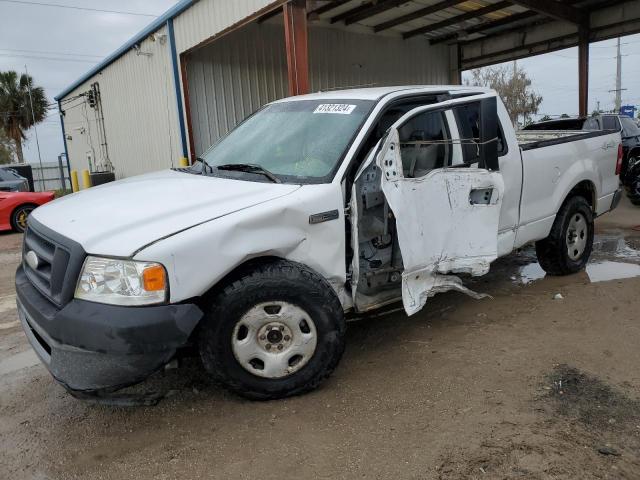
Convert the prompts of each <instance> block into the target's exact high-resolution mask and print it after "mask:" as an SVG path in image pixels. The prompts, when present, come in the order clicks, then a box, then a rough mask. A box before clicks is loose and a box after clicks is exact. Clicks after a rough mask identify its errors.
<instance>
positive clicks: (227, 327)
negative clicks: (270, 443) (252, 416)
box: [198, 260, 346, 400]
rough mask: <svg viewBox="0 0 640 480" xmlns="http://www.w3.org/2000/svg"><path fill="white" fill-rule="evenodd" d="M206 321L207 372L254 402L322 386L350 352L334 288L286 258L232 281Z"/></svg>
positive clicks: (203, 347)
mask: <svg viewBox="0 0 640 480" xmlns="http://www.w3.org/2000/svg"><path fill="white" fill-rule="evenodd" d="M203 321H204V324H203V325H202V328H201V331H200V333H199V337H198V341H199V350H200V356H201V358H202V362H203V364H204V367H205V369H206V370H207V371H208V372H209V374H210V375H211V376H212V377H213V379H214V380H215V381H216V382H218V383H220V384H222V385H223V386H224V387H226V388H227V389H229V390H231V391H233V392H235V393H237V394H239V395H241V396H243V397H246V398H249V399H252V400H270V399H276V398H284V397H288V396H291V395H299V394H302V393H305V392H308V391H310V390H313V389H315V388H316V387H318V385H320V383H321V382H322V381H323V380H324V379H326V378H327V377H328V376H329V375H330V374H331V373H332V372H333V370H334V369H335V367H336V366H337V364H338V362H339V361H340V358H341V356H342V353H343V351H344V345H345V343H344V342H345V330H346V326H345V320H344V314H343V310H342V305H341V304H340V301H339V300H338V297H337V295H336V294H335V292H334V290H333V288H332V287H331V285H330V284H329V283H328V282H327V281H326V280H325V279H324V278H322V277H320V276H319V275H318V274H316V273H315V272H313V271H312V270H310V269H308V268H307V267H305V266H303V265H300V264H295V263H292V262H287V261H284V260H278V261H275V262H273V263H269V264H264V265H259V266H257V267H255V268H254V269H253V270H250V271H247V272H246V273H244V274H242V275H240V276H239V277H237V278H236V279H235V280H234V281H231V282H229V283H228V284H227V285H226V286H225V287H224V289H222V291H220V292H219V293H218V294H217V295H215V296H214V297H213V298H212V299H211V303H210V307H209V311H208V312H207V315H206V318H205V319H204V320H203ZM272 329H273V331H272ZM276 337H277V338H276Z"/></svg>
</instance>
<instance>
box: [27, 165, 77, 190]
mask: <svg viewBox="0 0 640 480" xmlns="http://www.w3.org/2000/svg"><path fill="white" fill-rule="evenodd" d="M31 170H32V172H33V188H34V190H35V191H36V192H42V191H51V190H58V189H61V188H63V187H64V188H67V189H68V190H71V180H70V179H69V172H68V171H67V165H66V163H65V162H64V161H63V164H62V171H63V172H64V182H65V185H63V184H62V179H61V178H60V166H59V165H58V162H42V169H41V168H40V164H39V163H32V164H31ZM43 180H44V185H43Z"/></svg>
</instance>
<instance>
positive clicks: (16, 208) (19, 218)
mask: <svg viewBox="0 0 640 480" xmlns="http://www.w3.org/2000/svg"><path fill="white" fill-rule="evenodd" d="M54 196H55V195H54V193H53V192H0V231H2V230H12V229H13V230H15V231H16V232H24V231H25V229H26V228H27V217H28V216H29V214H30V213H31V212H32V211H33V209H34V208H36V207H39V206H40V205H44V204H45V203H47V202H50V201H51V200H53V198H54Z"/></svg>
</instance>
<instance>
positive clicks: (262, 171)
mask: <svg viewBox="0 0 640 480" xmlns="http://www.w3.org/2000/svg"><path fill="white" fill-rule="evenodd" d="M216 168H217V169H218V170H231V171H235V172H248V173H257V174H259V175H264V176H265V177H267V178H268V179H269V180H271V181H272V182H273V183H281V182H280V179H279V178H278V177H276V176H275V175H274V174H273V173H271V172H270V171H269V170H267V169H266V168H264V167H261V166H260V165H256V164H254V163H226V164H224V165H217V166H216Z"/></svg>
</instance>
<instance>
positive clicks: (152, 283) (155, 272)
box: [142, 265, 166, 292]
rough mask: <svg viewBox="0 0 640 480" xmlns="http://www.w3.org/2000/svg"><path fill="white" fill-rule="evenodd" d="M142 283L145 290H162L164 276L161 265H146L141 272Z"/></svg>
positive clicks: (164, 281)
mask: <svg viewBox="0 0 640 480" xmlns="http://www.w3.org/2000/svg"><path fill="white" fill-rule="evenodd" d="M142 284H143V286H144V289H145V290H146V291H147V292H157V291H164V289H165V287H166V277H165V274H164V267H163V266H162V265H154V266H152V267H147V268H145V269H144V272H142Z"/></svg>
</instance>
